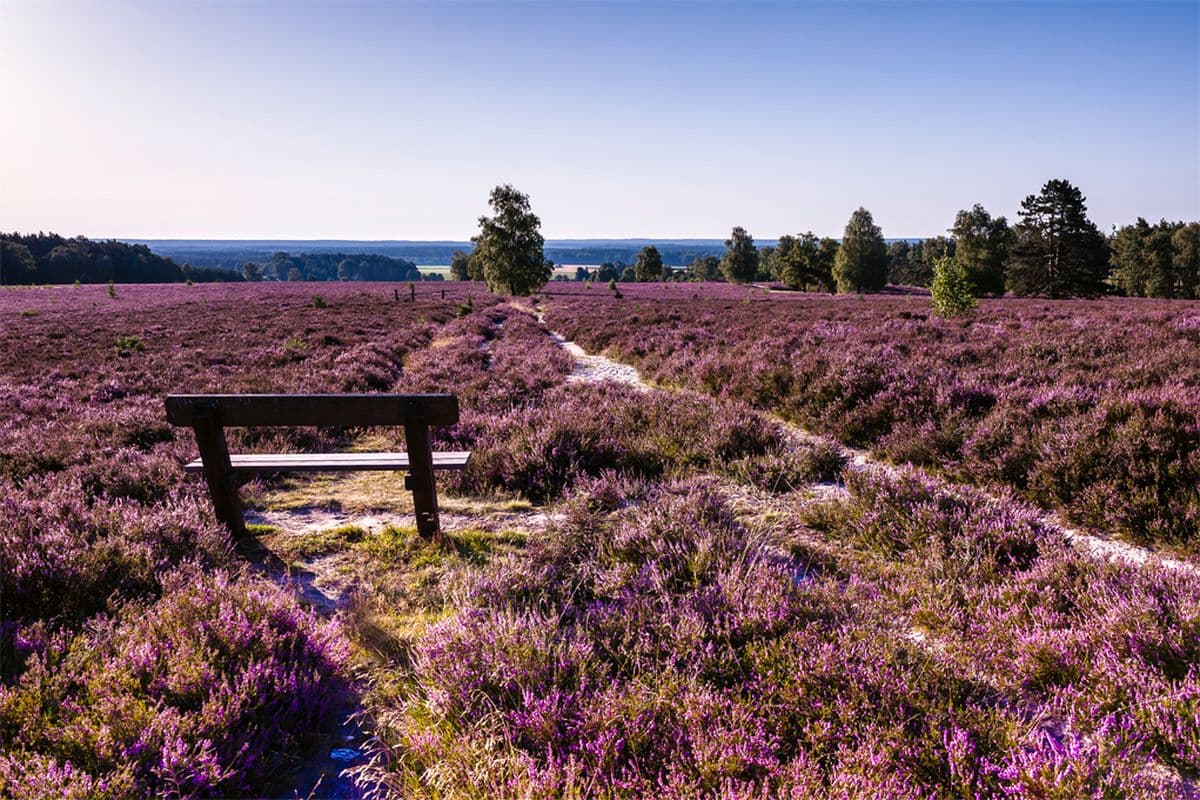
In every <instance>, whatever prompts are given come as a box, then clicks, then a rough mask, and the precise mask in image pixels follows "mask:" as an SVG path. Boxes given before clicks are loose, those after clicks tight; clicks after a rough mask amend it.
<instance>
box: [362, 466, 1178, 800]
mask: <svg viewBox="0 0 1200 800" xmlns="http://www.w3.org/2000/svg"><path fill="white" fill-rule="evenodd" d="M849 488H850V495H849V497H848V498H847V499H845V500H833V501H828V502H824V503H821V504H818V505H817V506H813V505H812V504H811V502H807V503H806V504H801V505H800V506H799V507H798V508H797V514H798V515H799V516H800V518H801V519H808V520H810V521H809V523H808V525H811V526H815V527H808V528H807V535H806V536H805V537H803V538H798V539H795V540H794V541H791V542H789V540H788V539H787V538H786V536H785V537H784V538H783V539H778V538H772V537H771V536H768V535H766V534H764V533H755V532H753V531H751V530H749V529H747V528H744V527H743V526H741V525H740V524H739V523H737V522H736V521H735V519H734V518H733V516H732V514H731V512H730V511H729V509H728V508H727V507H726V505H725V503H724V501H723V500H722V499H721V491H720V490H719V488H718V486H717V485H715V484H713V483H712V482H711V481H709V480H708V479H689V480H688V481H685V482H683V483H675V484H671V483H666V484H662V483H660V484H653V483H651V484H646V483H640V484H638V483H630V482H628V481H624V482H620V481H613V480H612V479H611V478H610V477H609V476H605V477H604V478H601V479H596V480H593V481H590V482H583V483H581V484H580V486H578V487H577V488H576V491H575V493H574V494H573V495H572V497H571V499H570V500H569V501H568V502H567V504H566V506H565V510H566V518H565V519H564V520H563V521H562V522H561V523H560V524H557V525H555V526H552V528H551V529H550V530H549V531H548V532H547V533H546V535H545V536H544V537H541V538H538V539H537V540H533V541H531V542H530V544H529V549H528V552H526V553H523V554H520V555H517V556H513V557H511V558H508V559H506V560H503V561H500V562H498V563H496V564H494V565H493V566H492V567H491V568H489V569H488V570H486V571H485V572H484V573H483V574H481V575H480V576H479V577H478V579H477V580H476V581H475V583H474V584H473V586H472V588H471V590H470V591H469V593H468V594H467V596H466V597H465V602H464V603H463V606H462V607H461V608H460V610H459V611H458V612H457V613H456V614H455V615H454V616H452V617H451V618H449V619H447V620H446V621H444V622H442V623H440V624H438V625H437V626H435V627H434V628H433V630H432V631H431V632H430V633H429V634H428V635H426V636H425V637H424V638H423V640H422V641H421V642H420V643H419V645H418V649H417V681H418V686H417V690H416V691H415V692H414V693H413V695H412V696H411V697H410V698H409V699H408V700H407V701H406V704H405V705H404V706H403V709H402V712H403V713H400V714H397V715H390V716H385V717H384V719H385V720H386V722H385V723H384V729H383V730H381V731H380V732H379V734H380V737H381V742H383V743H384V744H385V746H384V747H383V748H382V749H380V751H379V752H378V753H377V759H378V760H380V761H382V762H383V763H384V764H386V769H388V770H391V771H392V773H393V774H396V775H398V776H400V777H398V778H397V782H398V784H401V785H402V784H404V782H405V781H408V782H409V783H408V784H407V785H421V786H424V787H426V791H427V792H428V793H429V794H431V795H437V794H438V793H440V792H450V791H460V792H461V791H468V792H476V793H482V794H487V795H491V796H522V797H526V796H534V797H551V796H562V795H563V794H586V795H588V796H594V797H623V796H659V797H764V796H766V797H780V796H783V797H862V798H865V797H881V796H886V797H912V798H929V797H938V798H941V797H944V798H951V797H972V798H1001V797H1013V796H1015V797H1031V798H1032V797H1039V798H1041V797H1054V798H1068V797H1071V798H1074V797H1096V798H1100V797H1135V798H1142V797H1146V798H1148V797H1159V796H1169V795H1174V796H1183V795H1184V794H1185V793H1186V792H1187V791H1189V790H1188V789H1187V786H1188V785H1189V784H1187V783H1186V781H1187V780H1194V779H1195V778H1196V777H1197V776H1200V763H1197V762H1195V761H1194V757H1195V752H1196V751H1195V742H1196V731H1197V730H1198V729H1200V728H1198V726H1197V718H1196V713H1197V705H1196V697H1197V688H1198V687H1200V650H1198V649H1197V647H1196V645H1195V642H1196V641H1198V640H1200V639H1197V637H1196V635H1195V634H1196V630H1197V629H1196V626H1197V625H1198V624H1200V580H1197V579H1196V578H1194V577H1190V576H1189V577H1183V576H1176V577H1174V578H1171V579H1167V580H1163V579H1162V577H1161V574H1160V573H1159V572H1158V571H1157V570H1156V569H1155V568H1154V566H1153V565H1145V566H1141V567H1137V566H1129V565H1126V566H1117V565H1111V564H1102V563H1101V564H1097V563H1095V562H1091V561H1088V560H1085V559H1083V558H1082V557H1080V556H1078V555H1077V554H1075V552H1074V551H1073V550H1071V549H1070V548H1069V547H1067V546H1066V545H1065V544H1064V543H1063V542H1062V541H1061V540H1060V539H1057V538H1055V536H1054V535H1053V534H1052V533H1051V532H1049V531H1048V530H1046V529H1044V528H1043V527H1042V526H1041V525H1040V524H1039V523H1038V522H1037V518H1036V515H1034V514H1033V513H1032V512H1030V511H1028V510H1026V509H1023V508H1021V507H1020V506H1019V505H1014V504H1012V503H1008V502H1005V503H997V502H994V501H993V502H989V501H987V500H986V499H984V498H982V497H981V496H978V495H976V494H973V493H971V492H967V493H965V494H959V493H951V492H947V490H945V489H944V488H941V487H940V486H939V485H938V484H937V483H936V482H933V481H930V480H928V479H927V478H925V477H924V476H922V475H920V474H917V473H912V474H908V475H902V476H900V477H897V478H888V477H885V476H866V475H856V476H855V477H853V478H852V480H851V484H850V487H849ZM614 509H615V510H614ZM814 536H819V537H820V540H821V541H823V542H824V545H823V548H824V550H823V552H822V553H820V554H816V553H814V552H811V551H810V550H809V549H808V548H810V547H812V544H811V541H812V538H813V537H814ZM789 551H790V554H789ZM818 555H819V557H818ZM1154 611H1157V612H1158V614H1159V616H1157V617H1156V616H1155V615H1154V613H1153V612H1154ZM405 776H407V777H405Z"/></svg>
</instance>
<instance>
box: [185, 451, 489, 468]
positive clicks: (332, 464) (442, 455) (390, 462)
mask: <svg viewBox="0 0 1200 800" xmlns="http://www.w3.org/2000/svg"><path fill="white" fill-rule="evenodd" d="M432 456H433V468H434V469H465V468H466V466H467V461H468V460H469V459H470V458H471V453H470V451H443V452H434V453H432ZM229 461H230V465H231V466H232V468H233V470H234V471H235V472H360V471H367V470H402V471H405V472H407V471H408V468H409V464H408V453H265V454H259V453H247V454H242V455H231V456H229ZM184 469H185V470H186V471H187V472H203V471H204V462H203V461H201V460H200V459H196V460H195V461H190V462H188V463H187V464H186V465H185V466H184Z"/></svg>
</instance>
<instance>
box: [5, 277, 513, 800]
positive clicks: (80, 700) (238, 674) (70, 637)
mask: <svg viewBox="0 0 1200 800" xmlns="http://www.w3.org/2000/svg"><path fill="white" fill-rule="evenodd" d="M325 291H326V294H325V297H326V299H327V300H328V304H327V307H326V308H314V307H313V305H312V302H311V295H310V294H308V293H306V291H305V290H304V289H302V288H298V287H290V286H280V285H274V286H269V285H255V286H253V287H245V286H241V287H229V286H194V287H182V286H171V287H162V286H129V287H126V288H124V289H122V291H121V294H120V296H119V297H118V298H117V299H115V300H114V299H112V298H109V297H107V296H106V295H105V293H104V290H103V287H77V288H70V287H62V288H55V289H36V290H34V289H28V290H22V291H19V292H14V291H5V292H0V335H2V336H3V338H4V340H5V341H8V342H13V343H17V342H19V343H20V346H19V347H17V346H14V347H9V348H0V551H2V552H3V554H4V557H3V558H2V559H0V601H2V602H0V615H2V616H0V741H3V742H4V747H3V755H2V756H0V796H4V797H8V796H21V797H24V796H28V797H59V796H72V795H77V796H89V797H105V796H107V797H114V798H116V797H119V798H124V797H130V796H158V795H163V796H181V795H182V796H193V795H197V794H201V795H202V794H221V795H229V794H260V793H261V792H262V791H263V789H264V788H265V787H267V786H268V785H269V784H270V783H271V782H272V781H273V780H275V779H276V778H277V776H278V772H277V770H278V769H279V767H281V766H284V765H287V764H288V763H290V761H291V759H293V758H294V757H296V756H297V755H298V754H299V752H300V750H301V746H302V745H303V744H304V743H305V740H306V738H308V737H309V736H310V735H312V734H313V733H314V732H316V731H317V730H318V729H319V728H320V726H321V725H324V724H326V722H328V720H329V709H330V707H331V706H330V704H331V703H333V702H335V699H336V698H337V697H338V695H339V693H340V691H341V688H340V685H339V681H340V680H341V678H340V677H339V676H342V675H344V669H343V666H344V653H342V652H341V649H340V648H341V647H342V645H340V644H338V642H337V641H336V639H335V638H334V632H333V630H332V629H330V628H327V627H326V626H324V625H322V624H320V623H318V622H317V621H316V620H314V619H313V618H311V617H310V616H308V615H305V614H301V613H300V612H299V611H298V609H297V608H296V607H295V605H294V603H293V601H291V600H290V599H288V598H287V595H286V594H284V593H282V592H276V591H275V590H268V589H266V588H264V587H260V586H256V585H253V584H250V583H248V582H247V579H246V578H244V577H243V576H240V575H237V574H227V573H221V572H218V573H215V574H214V575H212V576H209V577H203V576H201V575H200V574H199V573H198V572H197V570H211V569H214V568H220V567H227V566H228V564H229V563H230V553H229V542H228V540H227V535H226V534H225V532H224V531H223V530H222V529H220V528H219V527H218V526H217V525H216V524H215V522H214V521H213V519H212V515H211V510H210V508H209V503H208V500H207V497H206V496H205V495H204V494H203V491H204V490H203V487H202V486H201V485H200V484H199V482H197V481H196V480H195V479H186V478H185V477H184V474H183V471H182V469H181V465H182V464H183V463H184V462H185V461H186V460H188V459H189V458H192V457H194V448H195V443H194V441H193V440H192V437H191V434H190V433H189V432H187V431H180V430H176V429H173V428H170V427H169V426H167V424H166V422H165V419H164V414H163V408H162V396H163V395H165V394H167V393H169V392H205V391H230V392H269V391H281V392H331V391H344V390H347V389H351V388H353V389H362V388H378V389H391V388H392V386H393V385H394V384H395V383H396V382H397V380H399V378H400V377H401V375H402V373H403V359H404V358H405V357H406V356H407V355H408V354H409V353H410V352H412V351H414V350H417V349H419V348H421V347H424V346H426V345H427V344H428V342H429V341H430V340H431V338H432V337H433V336H434V335H435V332H436V330H437V329H438V326H439V325H440V324H442V323H444V322H446V321H448V320H450V319H453V317H454V306H455V304H456V303H458V302H461V301H462V300H463V299H464V298H465V297H466V296H467V295H468V293H469V292H470V290H469V289H467V288H466V287H461V286H460V287H450V288H449V291H448V293H447V297H446V299H445V300H442V299H441V298H440V291H439V292H438V293H437V295H436V299H434V298H435V295H432V294H425V295H423V296H421V295H420V294H419V296H418V298H417V300H416V301H415V302H411V303H410V302H403V303H398V302H395V301H394V300H393V297H392V294H391V287H379V286H372V287H370V289H369V290H368V289H363V288H361V287H349V286H334V287H330V288H329V289H328V290H325ZM477 294H478V296H477V297H475V298H474V301H473V304H474V306H475V307H476V308H481V309H485V308H487V307H489V306H491V305H493V304H494V303H495V300H494V299H493V298H490V296H487V295H484V294H480V293H477ZM22 311H32V312H34V313H32V314H23V313H20V312H22ZM119 341H121V342H125V343H129V342H133V341H136V342H138V343H140V346H138V347H132V346H130V347H123V348H121V349H120V350H118V348H117V347H114V342H119ZM230 440H231V447H232V448H233V449H235V450H237V449H253V448H270V449H272V450H275V449H282V450H285V451H286V450H289V449H292V450H294V449H297V448H298V447H306V448H311V449H317V448H327V447H331V446H333V445H336V444H342V443H344V441H345V436H344V435H343V432H340V431H333V430H313V429H292V430H278V429H277V430H266V431H237V430H235V431H231V432H230ZM182 563H192V564H194V566H193V567H191V568H189V569H187V570H185V571H184V572H176V570H177V569H178V566H179V565H180V564H182ZM172 575H174V577H168V576H172ZM184 584H190V585H184ZM131 603H132V604H134V605H129V604H131ZM122 609H127V610H122ZM135 609H136V610H135ZM230 615H232V616H230ZM242 620H244V624H243V623H242V622H241V621H242ZM235 623H236V624H235ZM239 626H240V627H239ZM245 637H249V640H248V641H249V644H247V643H246V641H243V639H244V638H245ZM151 656H153V657H151ZM138 659H142V660H140V661H139V660H138ZM131 665H132V666H131ZM243 748H244V749H243Z"/></svg>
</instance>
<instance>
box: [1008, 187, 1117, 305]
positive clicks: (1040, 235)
mask: <svg viewBox="0 0 1200 800" xmlns="http://www.w3.org/2000/svg"><path fill="white" fill-rule="evenodd" d="M1020 217H1021V219H1020V221H1019V222H1018V223H1017V224H1016V225H1014V226H1013V234H1014V235H1015V241H1014V242H1013V246H1012V250H1011V252H1010V254H1009V259H1008V264H1007V265H1006V267H1005V271H1006V274H1005V285H1006V286H1007V287H1008V289H1009V290H1010V291H1011V292H1012V293H1013V294H1016V295H1047V296H1049V297H1072V296H1081V297H1095V296H1096V295H1099V294H1101V293H1102V292H1103V291H1104V279H1105V277H1106V275H1107V273H1108V246H1107V243H1106V242H1105V240H1104V236H1103V235H1101V233H1100V231H1099V230H1097V229H1096V225H1095V224H1094V223H1093V222H1092V221H1091V220H1090V219H1088V217H1087V203H1086V202H1085V200H1084V197H1083V193H1082V192H1080V191H1079V189H1077V188H1076V187H1075V186H1072V185H1071V183H1070V181H1066V180H1060V179H1055V180H1050V181H1047V182H1046V184H1045V185H1044V186H1043V187H1042V191H1041V192H1040V193H1039V194H1031V195H1029V196H1028V197H1026V198H1025V200H1024V201H1023V202H1022V203H1021V211H1020Z"/></svg>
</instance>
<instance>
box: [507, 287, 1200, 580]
mask: <svg viewBox="0 0 1200 800" xmlns="http://www.w3.org/2000/svg"><path fill="white" fill-rule="evenodd" d="M517 307H518V308H521V309H522V310H524V311H527V312H529V313H532V314H533V315H534V317H535V318H536V319H537V321H538V323H539V324H540V325H541V326H542V327H543V328H545V330H546V333H547V334H548V335H549V336H550V337H551V338H552V339H553V340H554V341H555V342H556V343H557V344H558V345H559V347H561V348H563V349H564V350H565V351H567V352H568V353H569V354H570V355H571V356H572V357H574V358H575V360H576V366H575V371H574V372H573V373H572V376H571V380H575V381H584V382H597V383H598V382H603V381H614V382H618V383H624V384H628V385H631V386H637V387H639V388H641V389H643V390H646V391H662V392H667V391H673V389H672V388H670V387H662V386H656V385H654V384H651V383H650V382H648V381H646V380H645V379H644V378H643V377H642V375H641V373H640V372H638V369H637V367H634V366H632V365H630V364H624V363H621V362H619V361H614V360H613V359H611V358H609V357H607V356H605V355H601V354H595V353H588V352H587V351H586V350H584V349H583V348H582V347H580V346H579V345H578V344H577V343H575V342H573V341H571V340H570V339H567V338H566V337H565V336H563V335H562V334H561V333H558V332H557V331H553V330H551V329H550V328H549V326H548V325H547V323H546V319H545V315H544V314H543V313H542V312H541V311H539V310H537V309H529V308H527V307H524V306H517ZM771 417H772V419H774V420H775V421H776V422H778V423H779V424H781V425H783V426H784V427H785V428H786V429H787V430H788V431H789V432H790V433H791V434H792V435H793V436H795V437H796V438H797V439H798V440H800V441H807V442H813V443H823V444H826V445H830V446H833V447H834V448H836V449H837V450H838V451H839V452H840V453H841V454H842V455H843V457H845V459H846V466H847V468H848V469H853V470H859V471H864V472H871V471H878V472H883V473H884V474H887V475H890V476H893V477H894V476H896V475H898V474H899V473H900V468H899V467H897V466H896V465H894V464H891V463H889V462H886V461H881V460H879V459H877V458H875V457H874V456H872V455H871V454H870V453H869V452H868V451H866V450H860V449H856V448H852V447H847V446H845V445H844V444H842V443H841V442H837V441H834V440H832V439H830V438H828V437H825V436H821V435H819V434H816V433H813V432H812V431H808V430H805V429H804V428H802V427H800V426H798V425H796V424H794V423H792V422H789V421H787V420H784V419H781V418H780V417H778V416H775V415H771ZM942 483H943V484H944V485H945V487H946V488H947V489H951V490H953V488H955V485H954V484H953V483H951V482H949V481H943V482H942ZM985 494H987V495H988V496H989V497H990V498H991V499H992V500H993V501H995V502H997V503H1000V502H1017V501H1015V500H1012V499H1003V498H1000V497H998V496H996V495H994V494H991V493H987V492H985ZM1036 510H1037V512H1038V513H1039V515H1040V521H1041V523H1042V524H1043V525H1044V526H1045V527H1046V528H1047V529H1049V530H1052V531H1057V532H1058V533H1059V534H1060V535H1061V536H1062V537H1063V538H1064V539H1065V540H1066V541H1067V542H1068V543H1069V544H1071V545H1072V546H1073V547H1075V548H1076V549H1077V550H1079V551H1080V552H1082V553H1085V554H1087V555H1088V556H1091V557H1095V558H1104V559H1113V560H1118V561H1124V562H1127V563H1130V564H1135V565H1139V566H1141V565H1146V564H1158V565H1160V566H1162V567H1163V568H1164V569H1168V570H1174V571H1180V572H1184V573H1187V574H1191V575H1200V566H1197V565H1196V564H1193V563H1190V562H1188V561H1184V560H1182V559H1178V558H1173V557H1170V556H1165V555H1162V554H1161V553H1156V552H1154V551H1153V550H1150V549H1148V548H1145V547H1140V546H1138V545H1134V544H1130V543H1129V542H1123V541H1121V540H1119V539H1116V538H1114V537H1112V536H1110V535H1107V534H1103V533H1096V532H1089V531H1084V530H1081V529H1079V528H1076V527H1072V526H1070V525H1068V524H1066V523H1065V522H1064V521H1063V519H1062V517H1061V516H1060V515H1059V514H1057V513H1055V512H1050V511H1046V510H1045V509H1036Z"/></svg>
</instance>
